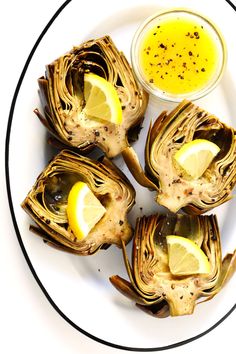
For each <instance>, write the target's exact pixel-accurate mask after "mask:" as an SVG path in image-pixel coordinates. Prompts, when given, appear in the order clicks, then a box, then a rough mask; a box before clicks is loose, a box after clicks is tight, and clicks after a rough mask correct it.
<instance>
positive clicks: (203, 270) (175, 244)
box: [166, 235, 210, 275]
mask: <svg viewBox="0 0 236 354" xmlns="http://www.w3.org/2000/svg"><path fill="white" fill-rule="evenodd" d="M166 239H167V246H168V255H169V267H170V271H171V273H172V274H174V275H191V274H208V273H210V263H209V261H208V258H207V256H206V255H205V253H204V252H203V251H202V249H201V248H200V247H199V246H198V245H196V244H195V243H194V242H193V241H191V240H189V239H188V238H185V237H181V236H175V235H170V236H167V237H166Z"/></svg>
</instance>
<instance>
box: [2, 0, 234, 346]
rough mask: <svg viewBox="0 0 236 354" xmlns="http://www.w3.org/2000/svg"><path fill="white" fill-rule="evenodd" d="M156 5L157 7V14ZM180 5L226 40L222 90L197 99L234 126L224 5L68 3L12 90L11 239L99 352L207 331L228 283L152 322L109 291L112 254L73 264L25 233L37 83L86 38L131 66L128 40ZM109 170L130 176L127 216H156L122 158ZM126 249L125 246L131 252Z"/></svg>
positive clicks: (41, 141)
mask: <svg viewBox="0 0 236 354" xmlns="http://www.w3.org/2000/svg"><path fill="white" fill-rule="evenodd" d="M162 4H163V6H162ZM176 5H178V7H188V8H191V9H195V10H198V11H199V12H202V13H203V14H205V15H207V16H209V17H210V18H211V19H212V20H213V21H215V22H216V23H217V24H218V26H219V27H220V29H221V30H222V32H223V35H224V36H225V39H226V43H227V46H228V54H229V55H228V64H227V69H226V73H225V75H224V77H223V79H222V81H221V84H220V85H219V86H218V87H217V89H215V90H214V91H213V92H212V93H211V94H210V95H208V96H207V97H206V98H204V99H201V100H199V101H197V104H199V105H201V106H202V107H204V108H205V109H207V110H209V111H210V112H212V113H214V114H216V115H217V116H218V117H220V119H221V120H222V121H225V122H227V123H228V124H230V125H234V126H235V121H233V118H234V117H236V105H235V97H236V68H235V62H236V51H235V43H234V36H232V33H236V13H235V9H233V8H232V7H231V6H230V4H229V3H228V2H227V1H225V0H219V1H217V2H214V11H212V6H213V3H212V1H210V0H205V1H204V3H202V2H201V1H195V0H186V1H181V0H180V1H178V2H177V1H176V0H175V1H172V0H171V1H170V0H165V1H164V0H162V1H161V0H160V1H159V2H158V3H157V1H145V0H129V1H122V0H120V1H116V2H113V1H110V2H108V1H105V0H100V1H97V2H93V3H92V4H91V3H90V4H88V7H87V6H86V1H83V2H81V1H71V2H70V1H67V2H66V3H64V4H63V6H62V7H61V8H60V9H59V10H58V11H57V13H56V14H55V16H54V17H53V18H52V20H51V21H50V23H49V24H48V25H47V26H46V28H45V29H44V30H43V32H42V34H41V35H40V37H39V39H38V40H37V42H36V44H35V46H34V47H33V49H32V52H31V53H30V56H29V58H28V60H27V62H26V65H25V67H24V69H23V72H22V76H21V78H20V80H19V84H18V86H17V88H16V93H15V96H14V99H13V102H12V109H11V113H10V117H9V125H8V132H7V137H6V175H7V187H8V195H9V203H10V208H11V213H12V218H13V222H14V225H15V229H16V233H17V236H18V240H19V242H20V245H21V247H22V251H23V252H24V255H25V257H26V259H27V262H28V264H29V267H30V269H31V271H32V272H33V274H34V276H35V278H36V280H37V282H38V284H39V285H40V287H41V289H42V290H43V292H44V293H45V295H46V296H47V298H48V300H49V301H50V303H51V304H52V305H53V307H54V308H55V309H56V310H57V311H58V312H59V313H60V314H61V316H62V317H63V318H64V319H65V320H66V321H68V322H69V323H70V324H71V325H72V326H74V327H75V328H76V329H78V330H79V331H81V332H82V333H84V334H86V335H88V336H89V337H91V338H93V339H95V340H97V341H99V342H102V343H104V344H107V345H110V346H113V347H116V348H120V349H127V350H142V351H150V350H152V351H153V350H160V349H166V348H170V347H173V346H178V345H182V344H185V343H187V342H189V341H191V340H194V339H197V338H199V337H200V336H201V335H203V334H206V333H208V332H209V331H210V330H212V329H213V328H215V327H216V326H217V325H218V324H219V323H221V322H222V320H223V319H224V318H226V317H227V316H228V315H229V314H230V313H231V312H232V311H233V310H234V308H235V287H236V276H234V277H233V278H232V279H231V281H230V282H229V283H228V284H227V285H226V286H225V288H224V289H223V290H222V291H221V292H220V293H219V294H218V295H217V296H216V297H215V298H214V299H212V300H211V301H210V302H207V303H203V304H200V305H199V306H197V307H196V309H195V312H194V314H193V315H192V316H184V317H177V318H166V319H156V318H153V317H151V316H148V315H146V314H145V313H143V312H142V311H140V310H138V309H137V308H136V307H135V306H134V304H133V303H132V302H131V301H129V300H127V299H126V298H125V297H123V296H122V295H121V294H120V293H118V292H117V291H116V289H115V288H113V287H112V285H111V284H110V282H109V280H108V278H109V277H110V276H111V275H114V274H119V275H120V276H123V277H125V278H127V275H126V271H125V268H124V265H123V259H122V255H121V252H120V250H119V249H117V248H115V247H110V248H109V249H108V250H107V251H100V252H98V253H97V254H96V255H94V256H91V257H79V256H75V255H71V254H66V253H63V252H59V251H56V250H54V249H52V248H50V247H48V246H47V245H45V244H44V243H43V242H42V240H41V239H40V238H37V237H34V235H33V234H32V233H30V232H29V224H30V220H29V218H28V216H27V215H26V214H25V213H24V212H23V210H22V209H21V207H20V203H21V202H22V201H23V199H24V198H25V196H26V194H27V192H28V191H29V189H30V188H31V186H32V185H33V183H34V181H35V179H36V177H37V176H38V174H39V173H40V172H41V171H42V170H43V168H44V167H45V166H46V164H47V162H48V160H49V158H50V157H51V155H52V153H53V152H52V151H51V150H50V149H49V147H48V146H47V143H46V140H47V132H46V131H45V128H44V127H43V126H42V125H41V124H40V122H39V120H38V119H36V117H35V115H34V113H33V109H34V108H35V107H37V106H39V98H38V93H37V89H38V88H37V78H38V77H40V76H41V75H43V74H44V68H45V64H47V63H50V62H51V61H53V60H54V59H55V58H57V57H58V56H60V55H62V54H63V53H65V52H66V51H68V50H70V49H71V48H72V46H73V45H78V44H80V43H81V42H83V41H84V40H88V39H91V38H95V37H99V36H102V35H105V34H109V35H110V36H111V37H112V38H113V40H114V42H115V43H116V45H117V47H118V48H119V49H120V50H122V51H124V53H125V54H126V55H127V57H128V59H129V57H130V56H129V52H130V44H131V39H132V36H133V34H134V32H135V30H136V29H137V27H138V25H139V24H140V23H141V22H142V21H143V20H144V19H145V18H146V17H147V16H149V15H151V14H152V13H153V12H154V11H157V10H159V9H160V8H163V7H176ZM172 107H173V105H170V104H165V103H159V104H154V103H152V102H150V104H149V107H148V110H147V113H146V119H145V123H144V128H143V129H142V131H141V135H140V138H139V141H138V142H136V143H135V144H134V147H135V149H136V151H137V152H138V153H139V156H140V158H141V159H142V157H143V141H145V137H146V133H147V127H148V126H149V122H150V120H151V119H155V118H156V117H157V116H158V114H159V113H160V112H161V111H162V110H163V109H168V110H170V109H171V108H172ZM116 163H117V165H118V166H119V167H120V168H122V170H123V171H124V172H125V173H126V174H127V175H128V177H129V178H130V180H131V182H133V184H134V186H135V188H136V190H137V200H136V205H135V207H134V208H133V210H132V212H131V213H130V220H131V222H132V223H133V224H134V222H135V219H136V217H137V216H140V215H142V212H141V210H140V207H142V208H143V213H145V214H151V213H155V212H157V211H158V210H160V209H159V208H158V206H157V205H156V204H155V203H154V201H153V193H151V192H149V191H147V190H146V189H144V188H141V187H140V186H138V185H137V183H136V182H135V181H134V180H133V178H132V177H131V176H130V174H129V172H128V170H127V168H126V166H125V164H124V162H123V160H122V158H118V159H116ZM235 207H236V201H235V199H233V200H231V201H230V202H228V203H227V204H225V205H223V206H221V207H219V208H218V209H217V210H214V212H215V213H216V214H217V216H218V218H219V224H220V230H221V233H222V247H223V254H224V255H225V254H226V253H227V252H232V251H233V250H234V248H235V247H236V240H234V235H235V234H236V220H235V217H234V211H235ZM129 248H130V246H129Z"/></svg>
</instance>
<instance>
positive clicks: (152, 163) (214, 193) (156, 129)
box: [123, 100, 236, 214]
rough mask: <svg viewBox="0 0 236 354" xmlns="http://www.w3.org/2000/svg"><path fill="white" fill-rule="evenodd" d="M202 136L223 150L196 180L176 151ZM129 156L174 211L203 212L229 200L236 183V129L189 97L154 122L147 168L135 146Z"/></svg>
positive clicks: (138, 172)
mask: <svg viewBox="0 0 236 354" xmlns="http://www.w3.org/2000/svg"><path fill="white" fill-rule="evenodd" d="M197 139H200V140H198V141H209V143H213V144H215V146H216V147H217V148H219V153H218V154H217V155H216V156H215V157H214V159H213V161H212V162H211V163H210V165H209V166H208V168H207V169H206V170H205V172H204V173H203V175H202V176H200V177H199V178H197V179H193V178H191V176H189V175H188V174H186V173H185V171H184V170H183V169H182V168H181V166H179V165H178V163H177V162H176V160H175V156H176V153H177V152H178V151H179V150H180V149H181V148H182V147H183V146H185V145H186V146H187V144H189V143H191V142H193V141H195V140H196V141H197ZM213 144H212V145H213ZM123 156H124V158H125V160H126V163H127V164H128V166H129V169H130V170H131V172H132V174H133V175H134V177H135V178H136V180H137V181H138V182H139V183H140V184H142V185H143V186H146V187H148V188H150V189H153V190H156V191H157V196H156V201H157V203H159V204H161V205H163V206H165V207H167V208H168V209H169V210H170V211H172V212H174V213H175V212H177V211H178V210H180V209H181V208H183V210H184V211H185V212H186V213H189V214H203V213H205V212H207V211H208V210H211V209H212V208H215V207H217V206H219V205H221V204H222V203H224V202H226V201H227V200H229V199H230V198H231V192H232V190H233V188H234V186H235V183H236V131H235V130H234V129H233V128H231V127H228V126H227V125H226V124H225V123H222V122H221V121H220V120H219V119H218V118H216V117H215V116H214V115H213V114H210V113H208V112H206V111H205V110H204V109H201V108H200V107H198V106H196V105H194V104H193V103H191V102H189V101H186V100H184V101H183V102H182V103H180V104H179V105H178V106H177V107H176V108H175V109H174V110H173V111H172V112H170V113H169V114H168V113H167V112H163V113H162V114H161V115H160V116H159V117H158V118H157V120H156V121H155V123H154V124H153V125H152V126H151V127H150V129H149V132H148V136H147V141H146V149H145V172H144V171H143V170H142V167H141V165H140V164H139V161H138V158H137V155H136V153H135V151H134V150H133V149H132V148H131V147H129V148H127V149H125V151H124V152H123ZM199 164H200V163H199Z"/></svg>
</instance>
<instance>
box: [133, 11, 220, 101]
mask: <svg viewBox="0 0 236 354" xmlns="http://www.w3.org/2000/svg"><path fill="white" fill-rule="evenodd" d="M171 16H175V17H179V16H185V17H187V18H188V19H190V20H191V19H192V20H193V21H195V22H197V23H199V24H200V25H203V26H205V27H204V28H206V29H207V31H208V33H209V34H210V35H212V36H213V38H214V40H215V44H216V46H217V50H218V65H217V68H216V70H215V73H214V75H213V77H212V78H211V80H210V81H207V82H206V85H205V86H204V87H203V88H201V89H200V90H198V91H192V92H189V93H185V94H173V93H168V92H166V91H162V90H161V89H159V88H158V87H157V86H155V87H154V86H153V85H151V84H150V83H149V81H148V80H147V78H146V77H145V74H144V72H143V70H142V67H141V64H140V51H141V49H140V48H141V45H142V41H143V40H144V38H145V35H146V33H147V32H148V31H150V30H151V29H152V28H154V27H155V25H157V23H160V21H161V20H165V19H169V18H171ZM226 60H227V50H226V45H225V41H224V38H223V36H222V34H221V33H220V31H219V29H218V28H217V27H216V25H215V24H213V23H212V22H211V21H210V20H209V19H207V18H206V17H204V16H202V15H201V14H199V13H196V12H193V11H191V10H188V9H168V10H165V11H162V12H158V13H156V14H154V15H153V16H151V17H149V18H147V19H146V20H145V21H144V22H143V24H142V25H141V26H140V27H139V29H138V30H137V32H136V33H135V35H134V38H133V41H132V45H131V63H132V67H133V70H134V74H135V76H136V78H137V79H138V81H139V82H140V83H141V85H142V86H143V88H144V89H145V90H146V91H147V92H148V93H150V94H151V95H153V96H154V97H157V98H159V99H161V100H164V101H168V102H181V101H182V100H183V99H189V100H191V101H194V100H197V99H199V98H201V97H203V96H205V95H207V94H208V93H210V92H211V91H212V90H213V89H214V88H215V87H216V86H217V84H218V83H219V81H220V79H221V78H222V75H223V72H224V69H225V64H226Z"/></svg>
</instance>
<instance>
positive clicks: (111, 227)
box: [22, 150, 135, 255]
mask: <svg viewBox="0 0 236 354" xmlns="http://www.w3.org/2000/svg"><path fill="white" fill-rule="evenodd" d="M78 181H82V182H85V183H87V185H88V186H89V188H90V189H91V191H92V192H93V193H94V194H95V195H96V197H97V198H98V199H99V200H100V202H101V203H102V204H103V206H104V207H105V208H106V213H105V215H104V216H103V217H102V219H100V221H99V222H98V223H97V224H96V225H95V227H94V228H93V229H92V230H91V231H90V232H89V234H88V236H87V237H85V238H84V239H83V240H78V239H77V238H76V237H75V235H74V234H73V232H72V231H71V229H70V227H69V225H68V218H67V213H66V208H67V197H68V194H69V191H70V189H71V187H72V186H73V185H74V183H76V182H78ZM134 198H135V191H134V189H133V187H132V185H131V184H130V182H129V181H128V180H127V178H126V177H125V176H124V175H123V173H122V172H121V171H120V170H119V169H118V168H117V167H116V166H115V165H114V164H113V163H112V162H110V161H109V160H108V159H107V158H106V157H105V158H104V159H103V161H102V162H98V161H93V160H91V159H89V158H85V157H83V156H80V155H79V154H76V153H75V152H72V151H68V150H63V151H62V152H61V153H59V154H58V155H57V156H56V157H55V158H54V159H53V160H52V161H51V162H50V164H49V165H48V166H47V167H46V169H45V170H44V171H43V172H42V173H41V174H40V176H39V177H38V179H37V181H36V183H35V184H34V186H33V188H32V190H31V191H30V192H29V194H28V195H27V197H26V198H25V200H24V201H23V203H22V207H23V209H24V210H25V211H26V212H27V213H28V214H29V215H30V216H31V217H32V219H33V220H34V221H35V222H36V224H37V225H38V227H34V226H32V227H31V229H32V231H35V232H36V233H37V234H39V235H40V236H42V237H43V239H44V240H45V241H47V242H48V243H49V244H50V245H54V246H55V247H57V248H59V249H62V250H65V251H68V252H72V253H77V254H79V255H90V254H93V253H95V252H96V251H97V250H99V249H100V248H106V247H107V246H108V245H110V244H116V245H117V246H119V247H121V240H122V241H123V243H125V244H126V243H128V242H129V241H130V239H131V237H132V235H133V231H132V228H131V226H130V225H129V223H128V221H127V212H128V211H129V210H130V209H131V207H132V205H133V204H134Z"/></svg>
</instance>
